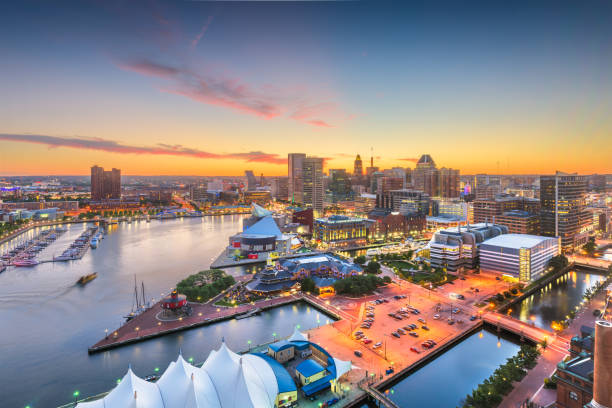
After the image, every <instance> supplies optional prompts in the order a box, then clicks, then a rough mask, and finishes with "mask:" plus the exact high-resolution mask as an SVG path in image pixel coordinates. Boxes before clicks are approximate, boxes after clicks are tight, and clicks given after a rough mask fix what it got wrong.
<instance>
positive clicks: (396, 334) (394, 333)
mask: <svg viewBox="0 0 612 408" xmlns="http://www.w3.org/2000/svg"><path fill="white" fill-rule="evenodd" d="M391 335H392V336H395V337H397V338H398V339H399V338H400V335H399V334H398V333H397V332H391Z"/></svg>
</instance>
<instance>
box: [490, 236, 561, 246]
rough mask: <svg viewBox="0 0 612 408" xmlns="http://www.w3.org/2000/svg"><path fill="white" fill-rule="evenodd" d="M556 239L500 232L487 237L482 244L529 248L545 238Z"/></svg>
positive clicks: (547, 238)
mask: <svg viewBox="0 0 612 408" xmlns="http://www.w3.org/2000/svg"><path fill="white" fill-rule="evenodd" d="M549 239H556V238H551V237H542V236H539V235H529V234H502V235H498V236H496V237H494V238H491V239H488V240H486V241H485V242H483V244H486V245H495V246H500V247H505V248H514V249H520V248H531V247H534V246H536V245H538V244H540V243H542V242H544V241H546V240H549Z"/></svg>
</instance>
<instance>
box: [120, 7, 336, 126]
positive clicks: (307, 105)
mask: <svg viewBox="0 0 612 408" xmlns="http://www.w3.org/2000/svg"><path fill="white" fill-rule="evenodd" d="M209 20H211V19H210V18H209ZM208 24H209V23H208ZM206 26H207V25H205V27H206ZM201 32H206V30H202V31H201ZM202 35H204V34H202ZM200 38H201V37H200ZM198 41H199V40H198ZM117 66H118V67H119V68H121V69H123V70H126V71H131V72H136V73H138V74H141V75H146V76H151V77H157V78H162V79H165V80H168V81H170V83H169V84H166V85H164V86H161V87H160V89H161V90H162V91H163V92H167V93H171V94H175V95H180V96H184V97H186V98H189V99H191V100H193V101H196V102H200V103H204V104H207V105H214V106H220V107H224V108H229V109H232V110H234V111H238V112H242V113H247V114H250V115H255V116H258V117H260V118H263V119H273V118H276V117H280V116H282V115H285V114H288V115H289V118H291V119H293V120H296V121H298V122H301V123H305V124H308V125H311V126H317V127H325V128H330V127H334V126H333V125H332V124H330V123H329V121H328V120H327V119H325V117H328V116H333V115H334V114H336V112H335V110H336V107H335V104H333V103H311V102H309V101H307V100H305V98H304V97H303V96H299V97H296V96H291V95H286V94H283V92H278V91H276V90H274V89H272V88H270V87H265V88H263V90H262V89H259V88H256V87H253V86H252V85H249V84H247V83H245V82H244V81H242V80H239V79H235V78H227V77H222V76H215V75H212V74H199V73H196V72H194V71H192V70H189V69H185V68H178V67H173V66H170V65H164V64H160V63H156V62H152V61H149V60H137V61H133V62H127V63H119V64H117Z"/></svg>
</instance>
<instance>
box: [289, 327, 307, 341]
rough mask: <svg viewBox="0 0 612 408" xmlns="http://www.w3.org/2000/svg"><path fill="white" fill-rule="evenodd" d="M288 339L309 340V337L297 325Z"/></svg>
mask: <svg viewBox="0 0 612 408" xmlns="http://www.w3.org/2000/svg"><path fill="white" fill-rule="evenodd" d="M287 341H308V337H306V335H305V334H304V333H302V332H301V331H299V330H298V328H297V326H295V329H293V334H292V335H291V337H289V338H288V339H287Z"/></svg>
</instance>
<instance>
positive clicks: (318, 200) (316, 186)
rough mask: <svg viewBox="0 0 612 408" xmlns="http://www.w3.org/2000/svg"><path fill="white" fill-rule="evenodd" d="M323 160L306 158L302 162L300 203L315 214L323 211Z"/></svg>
mask: <svg viewBox="0 0 612 408" xmlns="http://www.w3.org/2000/svg"><path fill="white" fill-rule="evenodd" d="M324 195H325V190H324V188H323V158H321V157H306V158H304V159H303V160H302V203H303V204H304V205H305V206H306V207H309V208H312V209H313V210H314V211H315V212H317V211H322V210H323V196H324Z"/></svg>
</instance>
